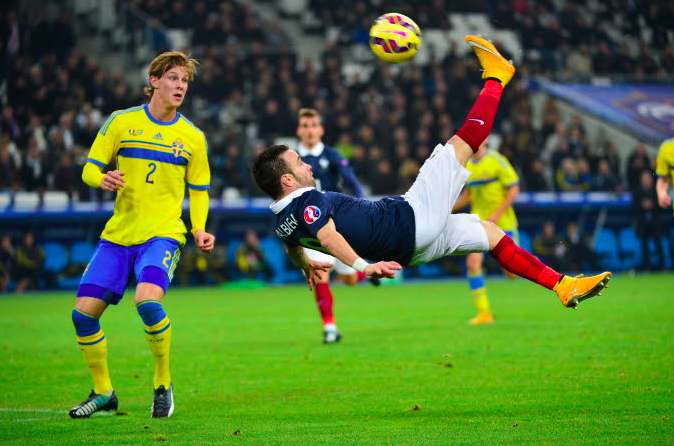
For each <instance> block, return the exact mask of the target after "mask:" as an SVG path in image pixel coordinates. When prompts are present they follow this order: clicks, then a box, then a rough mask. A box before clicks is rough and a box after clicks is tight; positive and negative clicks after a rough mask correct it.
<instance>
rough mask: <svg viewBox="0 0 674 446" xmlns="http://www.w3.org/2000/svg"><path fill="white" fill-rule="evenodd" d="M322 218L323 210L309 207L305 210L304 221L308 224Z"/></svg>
mask: <svg viewBox="0 0 674 446" xmlns="http://www.w3.org/2000/svg"><path fill="white" fill-rule="evenodd" d="M319 218H321V210H320V209H318V207H316V206H307V207H305V208H304V221H306V222H307V223H308V224H312V223H313V222H315V221H316V220H318V219H319Z"/></svg>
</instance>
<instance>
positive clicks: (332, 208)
mask: <svg viewBox="0 0 674 446" xmlns="http://www.w3.org/2000/svg"><path fill="white" fill-rule="evenodd" d="M271 208H272V210H273V211H274V213H275V214H276V223H275V227H274V230H275V232H276V235H278V236H279V238H280V239H281V240H283V242H285V243H286V244H287V245H288V246H298V245H299V246H304V247H305V248H311V249H315V250H317V251H323V252H327V251H326V250H325V248H323V247H322V246H321V244H320V242H319V241H318V238H317V236H316V234H317V233H318V231H319V230H320V229H321V228H322V227H323V226H325V224H326V223H328V220H329V219H330V218H332V220H333V221H334V222H335V227H336V228H337V231H338V232H339V233H340V234H342V236H343V237H344V238H345V239H346V241H347V242H348V243H349V245H351V247H352V248H353V249H354V250H355V251H356V253H358V255H359V256H361V257H363V258H365V259H368V260H373V261H381V260H393V261H396V262H398V263H400V264H401V265H407V264H409V262H410V260H411V259H412V255H413V253H414V231H415V224H414V211H413V210H412V207H411V206H410V205H409V204H408V203H407V202H406V201H405V200H404V199H403V198H402V197H400V196H397V197H387V198H383V199H381V200H378V201H369V200H365V199H361V198H354V197H351V196H349V195H345V194H340V193H338V192H320V191H317V190H316V189H314V188H304V189H299V190H297V191H295V192H293V193H292V194H290V195H288V196H286V197H285V198H283V199H281V200H279V201H278V202H275V203H273V204H272V206H271ZM328 254H330V253H328Z"/></svg>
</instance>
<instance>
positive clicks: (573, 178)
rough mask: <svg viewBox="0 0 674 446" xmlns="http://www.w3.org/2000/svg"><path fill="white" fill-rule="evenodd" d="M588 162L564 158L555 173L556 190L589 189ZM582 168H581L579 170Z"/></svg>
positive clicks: (580, 190) (573, 190)
mask: <svg viewBox="0 0 674 446" xmlns="http://www.w3.org/2000/svg"><path fill="white" fill-rule="evenodd" d="M588 166H589V164H588V163H587V161H586V160H583V159H581V162H577V161H576V160H574V159H573V158H565V159H564V160H563V161H562V164H561V166H560V167H559V169H558V170H557V173H556V174H555V184H556V185H557V190H559V191H561V192H582V191H586V190H589V189H590V181H589V180H590V178H588V173H589V167H588ZM581 169H582V170H581Z"/></svg>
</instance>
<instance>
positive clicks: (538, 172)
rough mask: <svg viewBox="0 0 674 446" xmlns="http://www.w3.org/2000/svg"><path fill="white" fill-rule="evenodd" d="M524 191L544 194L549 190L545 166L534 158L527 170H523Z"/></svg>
mask: <svg viewBox="0 0 674 446" xmlns="http://www.w3.org/2000/svg"><path fill="white" fill-rule="evenodd" d="M522 177H523V179H524V190H526V191H527V192H545V191H548V190H550V187H549V186H548V182H547V180H546V172H545V166H544V165H543V162H542V161H541V160H540V159H538V158H536V159H533V160H531V162H530V164H529V168H528V169H523V174H522Z"/></svg>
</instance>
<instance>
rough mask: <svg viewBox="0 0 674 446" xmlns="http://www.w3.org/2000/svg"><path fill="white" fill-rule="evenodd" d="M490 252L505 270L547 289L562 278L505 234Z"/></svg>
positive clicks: (551, 287)
mask: <svg viewBox="0 0 674 446" xmlns="http://www.w3.org/2000/svg"><path fill="white" fill-rule="evenodd" d="M491 254H492V255H493V256H494V257H495V258H496V260H498V263H499V264H500V265H501V266H502V267H503V268H505V269H506V270H508V271H510V272H511V273H513V274H517V275H518V276H520V277H524V278H525V279H529V280H531V281H532V282H536V283H537V284H539V285H543V286H544V287H545V288H547V289H549V290H551V289H553V288H554V286H555V285H557V282H559V281H560V280H561V278H562V275H561V274H559V273H558V272H557V271H555V270H554V269H552V268H550V267H549V266H547V265H546V264H545V263H543V262H541V261H540V260H539V259H538V257H536V256H534V255H533V254H531V253H529V252H527V251H525V250H524V249H522V248H520V247H519V246H517V245H516V244H515V242H513V239H511V238H510V237H508V236H507V235H506V236H504V237H503V238H502V239H501V240H500V241H499V242H498V243H497V244H496V247H495V248H494V249H492V250H491Z"/></svg>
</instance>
